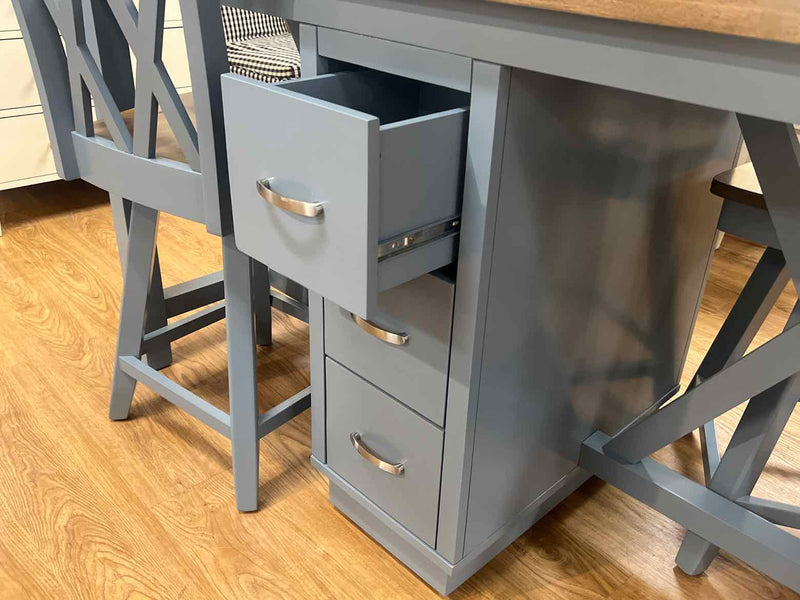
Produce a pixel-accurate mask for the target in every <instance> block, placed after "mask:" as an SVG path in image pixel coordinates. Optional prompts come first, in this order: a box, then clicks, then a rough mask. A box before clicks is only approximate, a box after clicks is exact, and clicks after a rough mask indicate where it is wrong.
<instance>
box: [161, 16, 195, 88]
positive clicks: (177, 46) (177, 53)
mask: <svg viewBox="0 0 800 600" xmlns="http://www.w3.org/2000/svg"><path fill="white" fill-rule="evenodd" d="M175 4H177V3H175ZM162 59H163V61H164V66H165V67H166V68H167V73H169V76H170V77H171V78H172V83H173V84H175V87H176V88H177V89H178V90H179V91H183V90H185V89H186V88H189V87H191V85H192V80H191V77H190V76H189V56H188V54H187V52H186V40H185V38H184V35H183V27H169V28H165V29H164V49H163V50H162Z"/></svg>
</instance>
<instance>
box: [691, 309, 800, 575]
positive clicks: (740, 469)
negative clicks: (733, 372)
mask: <svg viewBox="0 0 800 600" xmlns="http://www.w3.org/2000/svg"><path fill="white" fill-rule="evenodd" d="M798 323H800V301H799V302H798V303H796V304H795V305H794V309H793V310H792V314H791V316H790V317H789V321H788V322H787V323H786V327H785V329H784V331H785V330H787V329H790V328H791V327H794V326H795V325H797V324H798ZM798 398H800V374H797V375H794V376H792V377H790V378H789V379H786V380H784V381H781V382H780V383H778V384H776V385H774V386H772V387H771V388H769V389H767V390H766V391H764V392H762V393H760V394H759V395H758V396H755V397H754V398H752V399H751V400H750V402H749V403H748V404H747V408H746V409H745V411H744V414H743V415H742V418H741V420H740V421H739V424H738V425H737V426H736V431H734V432H733V437H732V438H731V442H730V444H728V449H727V450H726V451H725V455H724V456H723V457H722V460H721V461H720V463H719V467H717V470H716V471H715V472H714V475H713V477H712V478H711V481H710V483H709V484H708V487H709V488H710V489H711V490H713V491H715V492H717V493H718V494H720V495H722V496H725V497H726V498H729V499H731V500H737V499H738V498H741V497H742V496H747V495H749V494H750V493H751V492H752V491H753V488H754V487H755V485H756V482H757V481H758V478H759V476H760V475H761V472H762V471H763V470H764V467H765V466H766V464H767V461H768V460H769V457H770V455H771V454H772V451H773V449H774V448H775V444H777V443H778V439H779V438H780V435H781V433H782V432H783V430H784V428H785V427H786V423H787V422H788V421H789V418H790V417H791V416H792V412H793V410H794V407H795V404H797V399H798ZM718 552H719V548H718V547H717V546H715V545H714V544H712V543H711V542H708V541H706V540H704V539H703V538H701V537H700V536H698V535H697V534H696V533H694V532H692V531H687V532H686V536H685V537H684V539H683V543H682V544H681V548H680V550H679V551H678V556H677V557H676V558H675V563H676V564H677V565H678V567H680V568H681V570H682V571H684V572H685V573H688V574H689V575H699V574H700V573H702V572H703V571H705V570H706V569H707V568H708V566H709V565H710V564H711V561H712V560H714V557H716V555H717V553H718Z"/></svg>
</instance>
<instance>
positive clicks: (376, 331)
mask: <svg viewBox="0 0 800 600" xmlns="http://www.w3.org/2000/svg"><path fill="white" fill-rule="evenodd" d="M350 318H351V319H353V321H354V322H355V324H356V325H358V326H359V327H360V328H361V329H363V330H364V331H366V332H367V333H368V334H370V335H371V336H374V337H376V338H378V339H379V340H381V341H383V342H386V343H388V344H394V345H395V346H405V345H406V344H407V343H408V334H406V333H394V332H393V331H386V330H385V329H381V328H380V327H378V326H377V325H375V324H374V323H370V322H369V321H367V320H366V319H362V318H361V317H359V316H358V315H354V314H353V313H350Z"/></svg>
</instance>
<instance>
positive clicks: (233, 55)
mask: <svg viewBox="0 0 800 600" xmlns="http://www.w3.org/2000/svg"><path fill="white" fill-rule="evenodd" d="M222 25H223V28H224V30H225V41H226V44H227V47H228V62H229V63H230V68H231V72H232V73H238V74H239V75H244V76H245V77H252V78H253V79H258V80H259V81H266V82H269V83H271V82H275V81H282V80H284V79H291V78H293V77H299V76H300V54H299V53H298V52H297V47H296V46H295V44H294V39H293V38H292V35H291V34H290V33H289V28H288V26H287V25H286V21H285V20H283V19H281V18H279V17H273V16H271V15H265V14H263V13H256V12H251V11H249V10H243V9H241V8H232V7H230V6H225V5H222Z"/></svg>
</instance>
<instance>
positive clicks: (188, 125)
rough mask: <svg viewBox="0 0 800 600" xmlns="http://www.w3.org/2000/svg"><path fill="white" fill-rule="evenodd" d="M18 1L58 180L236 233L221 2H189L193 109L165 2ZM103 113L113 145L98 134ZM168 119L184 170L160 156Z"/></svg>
mask: <svg viewBox="0 0 800 600" xmlns="http://www.w3.org/2000/svg"><path fill="white" fill-rule="evenodd" d="M12 2H13V5H14V9H15V11H16V13H17V18H18V20H19V22H20V26H21V28H22V32H23V37H24V38H25V44H26V47H27V50H28V55H29V57H30V59H31V64H32V66H33V70H34V74H35V78H36V84H37V87H38V89H39V94H40V97H41V100H42V106H43V108H44V113H45V119H46V122H47V127H48V132H49V134H50V139H51V145H52V148H53V153H54V156H55V161H56V166H57V169H58V173H59V175H60V176H61V177H63V178H64V179H76V178H82V179H85V180H87V181H89V182H91V183H93V184H95V185H97V186H98V187H101V188H103V189H106V190H108V191H109V192H110V193H112V194H115V195H118V196H122V197H124V198H127V199H129V200H132V201H134V202H138V203H141V204H145V205H148V206H152V207H153V208H157V209H158V210H164V211H166V212H169V213H171V214H176V215H178V216H182V217H186V218H189V219H192V220H195V221H199V222H203V223H205V224H206V227H207V228H208V230H209V231H210V232H212V233H216V234H224V233H228V232H229V231H230V229H231V216H230V197H229V191H228V180H227V177H228V170H227V162H226V152H225V145H224V144H225V137H224V123H223V116H222V93H221V87H220V79H219V78H220V75H221V74H222V73H226V72H228V59H227V54H226V51H225V39H224V35H223V28H222V19H221V17H220V3H219V0H181V16H182V19H183V26H184V36H185V39H186V46H187V54H188V59H189V73H190V78H191V84H192V95H191V100H188V99H187V97H186V96H182V95H179V94H178V91H177V90H176V87H175V85H174V83H173V81H172V78H171V77H170V74H169V73H168V72H167V69H166V67H165V66H164V62H163V61H162V45H163V40H164V12H165V0H139V3H138V8H137V6H136V5H135V4H134V3H133V1H132V0H12ZM62 40H63V45H62ZM131 55H133V56H134V57H135V63H134V62H132V60H131ZM93 106H94V110H95V111H96V114H97V118H98V120H100V121H102V132H103V134H104V135H105V136H106V137H102V136H101V135H96V133H97V132H96V128H95V123H94V118H93ZM129 109H135V111H134V112H133V113H130V112H126V111H129ZM159 109H160V110H161V111H162V112H163V118H162V119H161V121H162V123H161V124H162V127H164V126H165V125H168V129H169V130H171V134H170V135H171V136H173V137H174V140H175V143H173V144H172V145H173V146H179V148H180V151H179V152H178V154H182V156H183V160H175V159H169V158H162V157H160V156H157V153H156V144H157V141H159V138H160V137H163V135H162V134H163V133H164V132H163V131H159ZM191 109H193V111H192V110H191ZM192 112H193V115H192V114H191V113H192Z"/></svg>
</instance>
